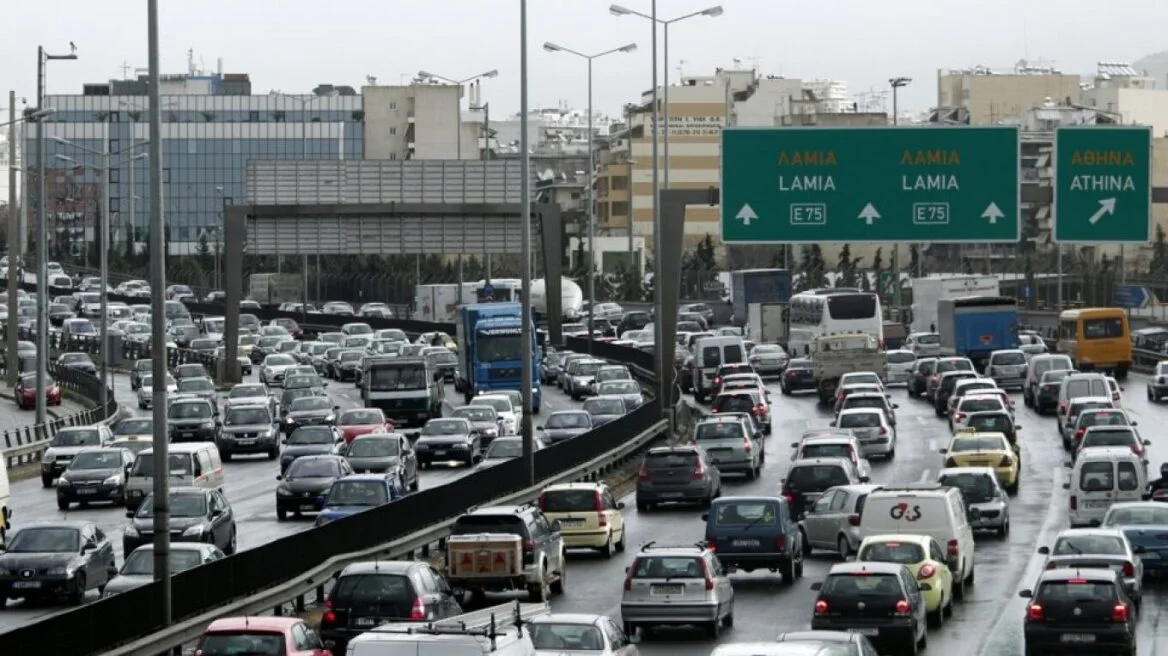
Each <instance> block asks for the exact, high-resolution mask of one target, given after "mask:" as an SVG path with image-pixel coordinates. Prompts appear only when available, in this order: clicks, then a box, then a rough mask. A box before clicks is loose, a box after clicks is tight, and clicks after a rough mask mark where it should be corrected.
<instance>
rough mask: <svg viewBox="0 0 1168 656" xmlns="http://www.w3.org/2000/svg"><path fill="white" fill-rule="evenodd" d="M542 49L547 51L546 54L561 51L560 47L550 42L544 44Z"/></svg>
mask: <svg viewBox="0 0 1168 656" xmlns="http://www.w3.org/2000/svg"><path fill="white" fill-rule="evenodd" d="M543 49H544V50H547V51H548V52H560V51H561V50H563V48H562V47H560V46H557V45H556V44H554V43H552V42H551V41H546V42H544V44H543Z"/></svg>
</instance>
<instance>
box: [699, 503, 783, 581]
mask: <svg viewBox="0 0 1168 656" xmlns="http://www.w3.org/2000/svg"><path fill="white" fill-rule="evenodd" d="M702 520H703V521H705V522H706V545H707V546H708V547H709V548H710V550H711V551H713V552H714V553H716V554H717V556H718V560H719V561H721V563H722V564H723V565H724V566H726V567H728V568H734V569H739V570H742V571H744V572H753V571H754V570H756V569H768V570H770V571H772V572H778V573H779V574H780V575H782V577H783V582H784V583H792V582H794V581H795V579H797V578H799V577H801V576H803V540H802V539H801V534H800V532H799V525H798V524H797V523H796V522H795V521H794V519H792V517H791V509H790V507H789V506H788V505H787V500H786V499H784V498H782V497H765V496H741V497H721V498H719V499H715V500H714V502H713V503H712V504H711V505H710V511H709V512H708V513H704V514H702Z"/></svg>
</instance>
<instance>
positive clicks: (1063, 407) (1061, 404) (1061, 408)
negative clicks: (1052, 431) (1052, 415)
mask: <svg viewBox="0 0 1168 656" xmlns="http://www.w3.org/2000/svg"><path fill="white" fill-rule="evenodd" d="M1066 409H1067V402H1066V401H1060V402H1059V412H1060V413H1061V412H1063V411H1065V410H1066Z"/></svg>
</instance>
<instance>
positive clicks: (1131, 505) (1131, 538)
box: [1099, 501, 1168, 575]
mask: <svg viewBox="0 0 1168 656" xmlns="http://www.w3.org/2000/svg"><path fill="white" fill-rule="evenodd" d="M1099 526H1100V527H1101V528H1105V529H1113V530H1117V531H1123V534H1124V535H1125V536H1126V537H1127V541H1128V543H1129V544H1130V545H1131V548H1132V551H1133V552H1135V554H1136V555H1137V556H1139V557H1140V561H1141V562H1142V564H1143V566H1144V573H1145V575H1148V574H1161V573H1163V572H1164V571H1165V569H1166V568H1168V541H1165V540H1164V539H1163V538H1162V537H1161V536H1163V535H1168V507H1165V506H1164V504H1163V503H1161V502H1159V501H1125V502H1119V503H1114V504H1112V505H1111V507H1110V508H1108V509H1107V514H1105V515H1104V516H1103V519H1102V521H1100V523H1099Z"/></svg>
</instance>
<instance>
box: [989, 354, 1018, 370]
mask: <svg viewBox="0 0 1168 656" xmlns="http://www.w3.org/2000/svg"><path fill="white" fill-rule="evenodd" d="M991 359H992V360H993V363H992V364H993V366H995V367H998V366H1002V365H1006V366H1012V365H1019V364H1026V354H1025V353H1017V352H1013V351H1012V352H1010V353H995V354H994V355H993V356H991Z"/></svg>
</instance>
